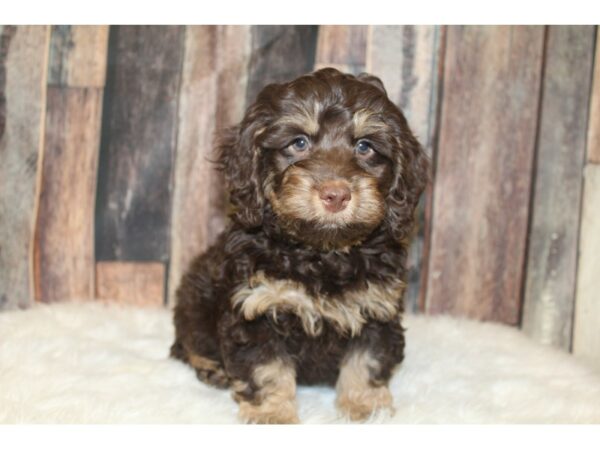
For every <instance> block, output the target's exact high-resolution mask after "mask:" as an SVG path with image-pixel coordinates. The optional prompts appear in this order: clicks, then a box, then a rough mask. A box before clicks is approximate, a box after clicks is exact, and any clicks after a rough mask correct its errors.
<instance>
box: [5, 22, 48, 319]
mask: <svg viewBox="0 0 600 450" xmlns="http://www.w3.org/2000/svg"><path fill="white" fill-rule="evenodd" d="M49 36H50V35H49V28H48V27H47V26H16V27H15V26H0V309H2V308H25V307H27V306H29V305H30V304H31V302H32V300H33V278H32V275H33V274H32V270H31V263H32V259H31V255H32V249H33V222H34V218H35V209H36V197H37V195H36V184H37V176H38V172H39V169H38V167H39V161H40V152H41V143H42V135H43V133H44V114H45V111H46V73H47V67H48V63H47V57H48V42H49Z"/></svg>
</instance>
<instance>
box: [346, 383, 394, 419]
mask: <svg viewBox="0 0 600 450" xmlns="http://www.w3.org/2000/svg"><path fill="white" fill-rule="evenodd" d="M337 406H338V408H339V409H340V411H341V412H342V413H343V414H344V415H346V416H348V417H349V418H350V419H351V420H365V419H367V418H368V417H369V416H370V415H371V414H372V413H374V412H375V411H378V410H381V409H387V410H388V411H389V412H390V414H393V413H394V406H393V401H392V394H391V393H390V390H389V389H388V387H387V386H380V387H370V386H369V387H366V386H365V387H362V388H360V389H356V390H346V391H343V392H341V393H340V394H339V395H338V398H337Z"/></svg>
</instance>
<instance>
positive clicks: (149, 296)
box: [96, 261, 165, 306]
mask: <svg viewBox="0 0 600 450" xmlns="http://www.w3.org/2000/svg"><path fill="white" fill-rule="evenodd" d="M164 295H165V266H164V264H162V263H150V262H148V263H137V262H121V261H119V262H99V263H98V264H97V265H96V298H98V299H99V300H104V301H110V302H115V303H123V304H127V305H137V306H162V305H163V303H164V301H163V299H164Z"/></svg>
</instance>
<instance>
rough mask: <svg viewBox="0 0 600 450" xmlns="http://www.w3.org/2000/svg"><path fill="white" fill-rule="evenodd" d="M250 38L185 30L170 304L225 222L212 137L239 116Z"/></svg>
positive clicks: (241, 33)
mask: <svg viewBox="0 0 600 450" xmlns="http://www.w3.org/2000/svg"><path fill="white" fill-rule="evenodd" d="M250 39H251V38H250V27H248V26H188V27H187V29H186V39H185V55H184V59H183V69H182V81H181V90H180V100H179V113H178V123H179V125H178V132H177V152H176V160H175V166H174V167H175V168H174V173H175V182H174V191H173V207H172V213H171V214H172V215H171V257H170V263H169V299H170V303H173V300H174V293H175V290H176V289H177V286H178V284H179V281H180V278H181V275H182V274H183V272H184V271H185V269H186V268H187V265H188V264H189V262H190V261H191V259H192V258H193V257H194V256H195V255H197V254H198V253H200V252H202V251H204V250H205V249H206V248H207V246H208V245H210V243H212V242H213V240H214V239H215V237H216V236H217V234H218V233H219V232H220V231H221V230H222V229H223V227H224V224H225V210H226V203H225V199H226V197H225V192H224V190H223V181H222V179H221V178H222V177H221V174H220V173H219V172H217V171H216V170H215V167H214V164H212V163H211V161H213V160H214V158H215V153H214V152H213V143H214V134H215V132H216V130H219V129H221V128H223V127H226V126H229V125H233V124H234V123H236V122H238V121H239V120H241V118H242V115H243V112H244V106H245V98H246V95H245V93H246V82H247V66H248V60H249V57H250Z"/></svg>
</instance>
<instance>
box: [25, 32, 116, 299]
mask: <svg viewBox="0 0 600 450" xmlns="http://www.w3.org/2000/svg"><path fill="white" fill-rule="evenodd" d="M107 32H108V30H107V29H106V27H79V26H77V27H62V26H53V27H52V32H51V38H50V56H49V61H48V71H49V74H48V83H49V87H48V98H47V104H46V128H45V137H44V159H43V163H42V173H41V178H40V188H41V193H40V198H39V209H38V214H37V218H36V228H35V243H34V273H35V297H36V300H38V301H42V302H54V301H60V300H91V299H92V298H93V296H94V266H95V264H94V228H93V226H94V200H95V192H96V174H97V168H98V152H99V145H100V124H101V118H102V94H103V89H102V83H103V82H104V72H105V67H106V56H107V42H106V41H107V37H108V34H107ZM92 59H95V60H97V61H94V62H92ZM81 66H85V67H81Z"/></svg>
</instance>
